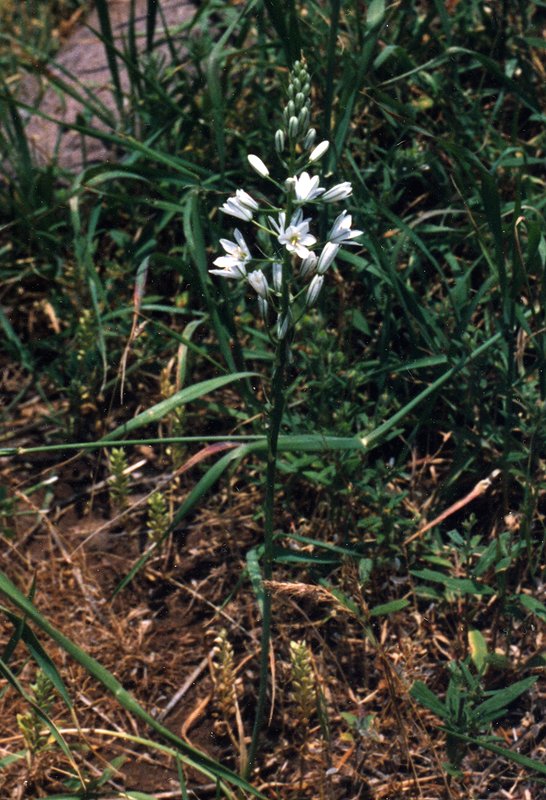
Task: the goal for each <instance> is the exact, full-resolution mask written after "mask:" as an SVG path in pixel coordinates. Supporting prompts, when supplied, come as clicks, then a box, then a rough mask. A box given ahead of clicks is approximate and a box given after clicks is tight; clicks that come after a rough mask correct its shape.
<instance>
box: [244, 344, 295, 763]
mask: <svg viewBox="0 0 546 800" xmlns="http://www.w3.org/2000/svg"><path fill="white" fill-rule="evenodd" d="M289 346H290V344H289V332H288V333H287V335H286V336H285V337H284V338H283V339H281V340H280V341H279V342H278V343H277V348H276V352H275V366H274V368H273V380H272V384H271V402H272V405H271V411H270V413H269V428H268V431H267V469H266V478H265V500H264V555H263V576H264V579H265V580H267V581H268V580H271V577H272V574H273V529H274V512H275V478H276V474H277V450H278V442H279V432H280V429H281V423H282V417H283V412H284V405H285V392H284V388H285V374H286V365H287V361H288V349H289ZM270 635H271V592H270V591H269V589H265V590H264V597H263V619H262V636H261V652H260V684H259V687H258V700H257V703H256V716H255V718H254V728H253V730H252V741H251V743H250V748H249V752H248V762H247V768H246V771H245V775H247V776H249V775H250V773H251V772H252V769H253V768H254V762H255V760H256V751H257V749H258V741H259V738H260V733H261V730H262V726H263V721H264V716H265V704H266V699H267V685H268V678H269V640H270Z"/></svg>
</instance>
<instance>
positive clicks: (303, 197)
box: [210, 60, 362, 339]
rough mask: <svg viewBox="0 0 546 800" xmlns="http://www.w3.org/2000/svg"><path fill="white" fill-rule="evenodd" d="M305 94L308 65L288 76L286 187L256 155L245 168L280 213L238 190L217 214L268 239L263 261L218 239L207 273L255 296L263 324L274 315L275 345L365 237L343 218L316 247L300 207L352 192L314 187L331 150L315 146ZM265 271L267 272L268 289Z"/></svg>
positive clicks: (280, 135) (278, 139) (239, 244)
mask: <svg viewBox="0 0 546 800" xmlns="http://www.w3.org/2000/svg"><path fill="white" fill-rule="evenodd" d="M310 91H311V88H310V81H309V75H308V72H307V68H306V65H305V62H304V61H303V60H301V61H297V62H296V63H295V64H294V67H293V70H292V72H291V75H290V82H289V85H288V101H287V103H286V107H285V109H284V111H283V126H282V127H281V128H279V130H277V132H276V133H275V149H276V151H277V153H278V155H279V157H280V159H281V161H282V163H283V165H284V166H285V168H286V169H287V171H288V175H289V177H288V178H287V179H286V180H285V182H284V185H280V184H278V183H277V182H276V181H275V180H274V179H273V178H272V177H271V176H270V173H269V169H268V168H267V166H266V165H265V164H264V162H263V161H262V159H261V158H259V157H258V156H257V155H253V154H250V155H249V156H248V161H249V164H250V166H251V167H252V168H253V169H254V170H255V171H256V172H257V173H258V175H260V176H261V177H262V178H264V179H267V180H268V181H269V182H270V183H271V184H272V185H274V186H275V187H276V188H277V189H278V190H281V191H282V192H283V194H284V198H285V199H284V204H283V206H282V207H281V208H278V207H276V206H275V205H273V204H272V203H269V202H268V201H264V203H261V204H260V203H258V202H257V201H256V200H255V199H254V198H253V197H251V195H249V194H248V192H246V191H244V190H243V189H237V191H236V193H235V195H233V196H232V197H230V198H228V200H227V201H226V202H225V203H224V204H223V205H222V206H221V209H220V210H221V211H223V212H224V213H225V214H229V215H230V216H233V217H236V218H237V219H240V220H242V221H243V222H252V223H253V224H254V225H255V226H256V228H257V229H258V231H259V235H260V236H261V237H262V240H263V237H264V235H265V236H266V237H267V243H265V244H264V246H263V248H261V249H263V251H264V253H265V254H264V253H262V254H261V255H260V256H252V255H251V253H250V248H249V247H248V245H247V243H246V241H245V238H244V236H243V234H242V233H241V231H240V230H238V229H235V231H234V239H235V241H231V240H229V239H220V244H221V246H222V248H223V250H224V255H221V256H219V257H218V258H216V259H215V261H214V265H215V266H216V267H218V269H211V270H210V272H211V273H213V274H214V275H219V276H221V277H223V278H232V279H237V280H241V279H243V280H246V281H247V282H248V284H249V285H250V286H251V287H252V289H254V291H255V292H256V294H257V295H258V303H259V306H260V311H261V314H262V316H263V318H264V320H266V321H268V319H269V309H270V307H272V308H273V310H274V311H275V312H276V333H277V337H278V338H279V339H281V338H283V337H284V336H285V335H286V333H287V331H288V330H289V329H290V328H291V327H292V326H293V325H294V324H295V322H296V321H297V316H296V314H295V313H294V307H295V306H296V305H297V307H299V308H300V309H301V313H303V312H304V311H305V309H306V308H310V307H311V306H312V305H314V303H316V301H317V298H318V296H319V294H320V291H321V289H322V285H323V282H324V274H325V273H326V271H327V270H328V268H329V267H330V266H331V265H332V263H333V262H334V259H335V258H336V256H337V254H338V251H339V249H340V247H342V246H343V245H351V244H356V242H355V241H354V240H355V239H356V238H357V237H358V236H360V235H361V233H362V231H359V230H355V229H353V228H352V227H351V225H352V217H351V215H350V214H348V213H347V211H346V210H344V211H342V212H341V213H340V214H338V216H337V217H336V219H335V221H334V223H333V225H332V226H331V228H330V231H329V233H328V236H327V237H326V239H325V240H324V241H319V240H318V239H317V237H316V236H315V235H314V234H313V233H312V222H313V220H312V218H311V217H310V216H306V213H308V212H307V211H304V207H308V206H317V205H319V204H323V203H326V204H329V203H337V202H339V201H342V200H345V199H347V198H348V197H350V195H351V194H352V186H351V184H350V183H349V182H348V181H344V182H343V183H338V184H336V185H335V186H332V187H330V188H329V189H326V188H325V187H323V186H319V183H320V178H319V176H318V175H311V174H310V172H308V169H310V168H311V167H312V165H313V164H314V163H315V162H317V161H319V159H321V158H322V157H323V156H324V155H325V153H326V152H327V151H328V146H329V145H328V142H326V141H323V142H320V143H319V144H315V139H316V131H315V130H314V128H311V127H310V126H309V121H310ZM285 151H286V152H287V157H286V159H285V157H284V155H285ZM258 215H259V219H256V217H257V216H258ZM252 267H254V269H251V268H252ZM264 269H269V270H270V273H271V278H270V281H268V279H267V277H266V274H265V272H264ZM270 284H271V285H270ZM302 301H303V302H302Z"/></svg>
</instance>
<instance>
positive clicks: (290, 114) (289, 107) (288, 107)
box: [286, 100, 296, 118]
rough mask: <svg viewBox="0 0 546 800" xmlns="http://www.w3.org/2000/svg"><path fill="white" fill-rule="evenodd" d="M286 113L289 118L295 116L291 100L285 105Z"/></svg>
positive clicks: (294, 108)
mask: <svg viewBox="0 0 546 800" xmlns="http://www.w3.org/2000/svg"><path fill="white" fill-rule="evenodd" d="M286 113H287V114H288V117H289V118H290V117H293V116H295V114H296V104H295V103H294V101H293V100H289V101H288V103H287V104H286Z"/></svg>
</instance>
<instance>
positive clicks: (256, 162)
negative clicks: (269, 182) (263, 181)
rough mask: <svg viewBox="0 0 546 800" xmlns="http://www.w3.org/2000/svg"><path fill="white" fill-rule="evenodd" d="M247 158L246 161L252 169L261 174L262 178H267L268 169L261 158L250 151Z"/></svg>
mask: <svg viewBox="0 0 546 800" xmlns="http://www.w3.org/2000/svg"><path fill="white" fill-rule="evenodd" d="M247 158H248V163H249V164H250V166H251V167H252V169H253V170H255V171H256V172H257V173H258V175H261V176H262V178H267V176H268V175H269V170H268V169H267V167H266V166H265V164H264V162H263V161H262V159H261V158H259V156H254V155H252V153H250V154H249V155H248V156H247Z"/></svg>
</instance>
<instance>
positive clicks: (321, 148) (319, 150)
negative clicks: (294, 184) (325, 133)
mask: <svg viewBox="0 0 546 800" xmlns="http://www.w3.org/2000/svg"><path fill="white" fill-rule="evenodd" d="M329 147H330V143H329V142H327V141H326V139H325V140H324V141H322V142H320V143H319V144H317V146H316V147H315V148H314V149H313V150H312V151H311V154H310V155H309V161H310V162H311V163H314V162H315V161H318V160H319V159H321V158H322V156H323V155H324V153H325V152H326V151H327V150H328V148H329Z"/></svg>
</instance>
